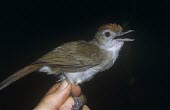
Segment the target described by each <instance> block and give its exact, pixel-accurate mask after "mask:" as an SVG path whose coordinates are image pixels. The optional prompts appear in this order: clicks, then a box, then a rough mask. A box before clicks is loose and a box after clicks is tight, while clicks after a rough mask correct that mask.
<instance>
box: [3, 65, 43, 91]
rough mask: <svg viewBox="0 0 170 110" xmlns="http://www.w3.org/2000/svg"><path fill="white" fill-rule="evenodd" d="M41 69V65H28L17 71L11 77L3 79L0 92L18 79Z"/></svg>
mask: <svg viewBox="0 0 170 110" xmlns="http://www.w3.org/2000/svg"><path fill="white" fill-rule="evenodd" d="M41 67H42V65H40V64H35V65H29V66H26V67H24V68H23V69H21V70H19V71H17V72H16V73H14V74H13V75H11V76H10V77H8V78H7V79H5V80H4V81H3V82H1V83H0V90H2V89H4V88H5V87H7V86H8V85H10V84H11V83H13V82H15V81H16V80H18V79H20V78H22V77H24V76H26V75H28V74H30V73H32V72H34V71H36V70H38V69H40V68H41Z"/></svg>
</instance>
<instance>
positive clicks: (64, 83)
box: [58, 80, 68, 91]
mask: <svg viewBox="0 0 170 110" xmlns="http://www.w3.org/2000/svg"><path fill="white" fill-rule="evenodd" d="M67 86H68V82H67V81H66V80H65V81H63V82H62V83H61V85H60V87H59V88H58V90H59V91H62V90H64V89H65V88H66V87H67Z"/></svg>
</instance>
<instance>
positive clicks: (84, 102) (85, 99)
mask: <svg viewBox="0 0 170 110" xmlns="http://www.w3.org/2000/svg"><path fill="white" fill-rule="evenodd" d="M79 98H80V99H81V101H82V103H83V105H85V104H86V103H87V98H86V97H85V95H83V94H81V95H80V96H79Z"/></svg>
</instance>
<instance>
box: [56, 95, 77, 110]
mask: <svg viewBox="0 0 170 110" xmlns="http://www.w3.org/2000/svg"><path fill="white" fill-rule="evenodd" d="M73 105H74V99H73V97H71V96H70V97H69V98H68V99H67V100H66V101H65V102H64V104H62V105H61V107H60V108H59V110H71V108H72V107H73Z"/></svg>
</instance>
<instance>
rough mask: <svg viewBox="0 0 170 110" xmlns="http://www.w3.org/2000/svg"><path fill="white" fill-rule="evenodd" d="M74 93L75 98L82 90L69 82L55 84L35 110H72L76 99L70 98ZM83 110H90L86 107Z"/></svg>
mask: <svg viewBox="0 0 170 110" xmlns="http://www.w3.org/2000/svg"><path fill="white" fill-rule="evenodd" d="M71 91H73V93H74V94H75V96H80V94H81V89H80V87H79V86H77V85H76V86H75V85H73V84H71V83H68V82H67V81H63V82H61V83H57V84H55V85H54V86H53V87H51V89H50V90H49V91H48V92H47V93H46V95H45V96H44V97H43V98H42V100H41V101H40V102H39V104H38V105H37V106H36V107H35V108H34V109H33V110H71V108H72V106H73V105H74V99H73V98H72V97H71V96H70V92H71ZM82 110H90V109H89V108H88V106H86V105H84V106H83V108H82Z"/></svg>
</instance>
